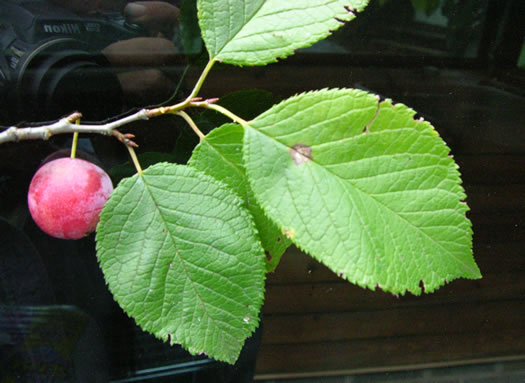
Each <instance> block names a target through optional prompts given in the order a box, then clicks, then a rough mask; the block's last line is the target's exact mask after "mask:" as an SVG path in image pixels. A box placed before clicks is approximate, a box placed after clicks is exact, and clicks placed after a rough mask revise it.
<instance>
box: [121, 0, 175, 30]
mask: <svg viewBox="0 0 525 383" xmlns="http://www.w3.org/2000/svg"><path fill="white" fill-rule="evenodd" d="M124 16H125V17H126V19H127V20H128V21H129V22H130V23H136V24H141V25H143V26H144V27H146V28H147V29H149V30H150V31H152V32H154V33H157V32H162V33H166V32H167V33H169V34H171V32H172V31H173V28H174V27H175V25H176V24H177V20H178V18H179V8H177V7H175V6H174V5H171V4H169V3H166V2H164V1H137V2H133V3H129V4H128V5H126V7H125V8H124Z"/></svg>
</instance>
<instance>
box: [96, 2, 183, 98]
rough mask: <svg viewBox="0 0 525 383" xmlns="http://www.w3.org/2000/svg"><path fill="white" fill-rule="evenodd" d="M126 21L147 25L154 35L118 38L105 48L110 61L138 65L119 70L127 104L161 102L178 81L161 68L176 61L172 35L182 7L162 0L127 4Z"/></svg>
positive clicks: (123, 65)
mask: <svg viewBox="0 0 525 383" xmlns="http://www.w3.org/2000/svg"><path fill="white" fill-rule="evenodd" d="M124 16H125V17H126V19H127V21H128V22H130V23H134V24H139V25H142V26H143V27H145V28H147V29H148V30H149V31H150V33H151V36H152V37H137V38H133V39H130V40H125V41H119V42H116V43H114V44H111V45H109V46H108V47H106V48H105V49H104V50H103V54H104V55H105V56H106V57H107V59H108V60H109V62H110V63H111V65H113V66H114V67H117V68H137V69H133V70H127V71H124V72H121V73H119V74H118V78H119V81H120V83H121V86H122V90H123V91H124V101H125V103H126V104H127V105H128V106H143V105H145V104H151V103H158V102H161V101H163V100H166V99H167V98H169V96H171V94H172V93H173V92H174V90H175V88H176V84H175V81H173V80H172V79H171V78H169V77H168V76H167V75H166V74H165V73H164V72H163V71H162V70H160V69H158V68H162V67H170V66H173V65H176V64H177V57H178V56H177V53H178V52H177V48H176V47H175V46H174V45H173V43H172V42H171V41H170V40H168V39H171V38H172V37H173V33H174V30H175V26H176V24H177V21H178V16H179V9H178V8H177V7H175V6H173V5H171V4H168V3H166V2H162V1H147V2H133V3H129V4H127V5H126V7H125V8H124Z"/></svg>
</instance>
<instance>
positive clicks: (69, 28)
mask: <svg viewBox="0 0 525 383" xmlns="http://www.w3.org/2000/svg"><path fill="white" fill-rule="evenodd" d="M44 32H45V33H63V34H68V35H73V34H76V33H80V25H79V24H44Z"/></svg>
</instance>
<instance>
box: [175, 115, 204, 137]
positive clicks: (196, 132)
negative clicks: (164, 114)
mask: <svg viewBox="0 0 525 383" xmlns="http://www.w3.org/2000/svg"><path fill="white" fill-rule="evenodd" d="M175 114H176V115H177V116H181V117H182V118H184V120H185V121H186V122H187V123H188V125H189V126H190V127H191V128H192V129H193V131H194V132H195V134H196V135H197V136H199V138H200V139H201V140H203V139H204V134H203V133H202V132H201V131H200V129H199V127H198V126H197V124H195V122H194V121H193V120H192V118H191V117H190V116H189V114H188V113H186V112H184V111H183V110H181V111H179V112H177V113H175Z"/></svg>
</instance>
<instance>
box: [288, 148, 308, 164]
mask: <svg viewBox="0 0 525 383" xmlns="http://www.w3.org/2000/svg"><path fill="white" fill-rule="evenodd" d="M290 156H291V157H292V160H293V162H294V164H296V165H297V166H300V165H302V164H304V163H305V162H309V161H311V160H312V148H311V147H310V146H306V145H303V144H295V145H294V146H292V147H291V148H290Z"/></svg>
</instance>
